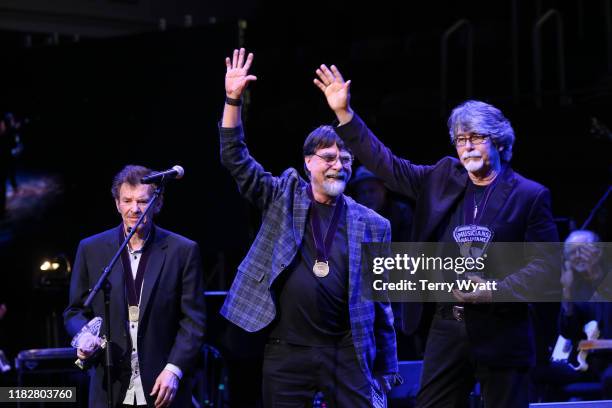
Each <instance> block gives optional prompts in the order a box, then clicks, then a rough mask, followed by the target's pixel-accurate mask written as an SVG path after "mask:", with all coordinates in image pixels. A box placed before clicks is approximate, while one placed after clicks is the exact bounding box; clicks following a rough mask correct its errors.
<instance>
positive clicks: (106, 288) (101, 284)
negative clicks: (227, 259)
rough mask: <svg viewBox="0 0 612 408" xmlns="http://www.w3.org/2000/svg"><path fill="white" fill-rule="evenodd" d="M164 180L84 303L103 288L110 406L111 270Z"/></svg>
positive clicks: (110, 400) (157, 195) (152, 202)
mask: <svg viewBox="0 0 612 408" xmlns="http://www.w3.org/2000/svg"><path fill="white" fill-rule="evenodd" d="M164 181H165V180H164V179H163V178H162V179H161V180H160V182H159V186H158V187H157V188H156V189H155V192H153V196H152V197H151V199H150V200H149V202H148V204H147V208H146V209H145V210H144V212H143V213H142V215H141V216H140V218H138V221H136V225H135V226H134V227H133V228H132V229H131V231H130V232H129V233H128V235H127V236H126V237H125V239H124V240H123V243H122V244H121V246H120V247H119V248H118V249H117V252H115V255H114V256H113V258H112V259H111V261H110V263H109V264H108V265H107V266H106V267H105V268H104V269H103V272H102V275H101V276H100V278H99V279H98V281H97V282H96V284H95V285H94V287H93V288H92V289H91V291H90V292H89V296H88V297H87V299H86V300H85V303H84V304H83V306H84V307H85V308H89V307H91V304H92V303H93V300H94V297H95V296H96V294H98V292H99V291H100V289H102V292H103V293H104V316H105V318H104V328H105V331H106V347H105V349H104V369H105V370H106V380H105V381H106V397H107V400H106V402H107V406H108V408H113V388H112V375H111V369H112V367H113V362H112V359H111V345H112V342H111V324H110V316H111V314H110V291H111V284H110V282H109V281H108V276H109V275H110V273H111V270H112V269H113V267H114V266H115V264H116V263H117V261H118V260H119V257H120V256H121V252H122V251H124V250H125V247H126V245H127V244H128V242H130V239H131V238H132V236H134V234H135V233H136V230H137V229H138V227H139V226H140V225H141V224H142V222H143V221H144V218H145V217H146V215H147V214H148V213H149V211H150V210H151V208H153V206H154V205H155V204H156V203H157V201H158V200H159V197H160V195H161V193H162V192H163V191H164V186H165V184H164Z"/></svg>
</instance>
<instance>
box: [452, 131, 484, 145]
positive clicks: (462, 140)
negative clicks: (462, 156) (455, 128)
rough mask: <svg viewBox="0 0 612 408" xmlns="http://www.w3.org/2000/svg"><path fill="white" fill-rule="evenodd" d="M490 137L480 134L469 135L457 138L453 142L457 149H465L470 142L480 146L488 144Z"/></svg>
mask: <svg viewBox="0 0 612 408" xmlns="http://www.w3.org/2000/svg"><path fill="white" fill-rule="evenodd" d="M489 137H490V136H489V135H481V134H480V133H469V135H468V136H464V135H461V136H457V137H456V138H455V139H454V140H453V144H454V145H455V146H457V147H463V146H465V145H466V144H467V142H468V140H469V141H470V143H471V144H472V145H479V144H483V143H486V141H487V139H489Z"/></svg>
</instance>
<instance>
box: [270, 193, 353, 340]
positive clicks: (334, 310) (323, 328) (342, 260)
mask: <svg viewBox="0 0 612 408" xmlns="http://www.w3.org/2000/svg"><path fill="white" fill-rule="evenodd" d="M312 205H314V206H316V208H317V212H318V214H319V217H320V219H321V231H322V232H323V233H325V232H327V228H328V226H329V223H330V221H331V218H332V215H333V212H334V208H335V207H334V206H331V205H325V204H321V203H317V202H313V204H312ZM311 213H312V211H309V215H308V218H307V219H306V228H305V231H304V239H303V240H302V245H301V247H300V250H299V251H298V254H297V255H296V257H295V260H294V261H293V263H292V264H291V265H290V266H289V267H288V268H287V270H286V271H284V272H283V273H282V274H281V275H280V276H279V278H278V279H277V282H276V283H275V286H274V289H275V294H276V299H277V307H276V310H277V317H276V320H275V322H274V324H273V328H272V331H271V333H270V337H272V338H278V339H281V340H283V341H286V342H288V343H292V344H298V345H304V346H328V345H342V344H345V343H346V342H348V341H349V340H350V321H349V310H348V276H349V270H348V267H349V262H348V240H347V230H346V206H343V210H342V213H341V214H340V218H339V222H338V229H337V230H336V234H335V236H334V240H333V243H332V246H331V249H330V253H329V254H328V258H329V259H328V260H329V274H328V275H327V276H325V277H323V278H319V277H317V276H316V275H315V274H314V273H313V271H312V267H313V265H314V263H315V258H316V253H317V252H316V248H315V244H314V239H313V235H312V228H311V226H310V216H311Z"/></svg>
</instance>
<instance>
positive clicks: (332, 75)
mask: <svg viewBox="0 0 612 408" xmlns="http://www.w3.org/2000/svg"><path fill="white" fill-rule="evenodd" d="M316 73H317V76H318V78H315V79H314V84H315V85H316V86H317V87H318V88H319V89H320V90H321V91H323V94H324V95H325V98H326V99H327V104H328V105H329V107H330V108H331V110H333V111H334V113H335V114H336V116H337V117H338V120H339V121H340V123H341V124H344V123H346V122H348V121H350V120H351V118H352V117H353V112H352V111H351V107H350V98H351V94H350V86H351V81H350V80H349V81H346V82H344V78H342V74H341V73H340V71H339V70H338V68H336V66H335V65H332V66H331V70H330V69H329V68H327V66H326V65H325V64H322V65H321V66H320V67H319V68H318V69H317V71H316Z"/></svg>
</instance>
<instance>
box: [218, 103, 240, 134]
mask: <svg viewBox="0 0 612 408" xmlns="http://www.w3.org/2000/svg"><path fill="white" fill-rule="evenodd" d="M241 115H242V109H241V107H240V106H235V105H230V104H228V103H227V102H226V103H225V106H224V108H223V118H222V119H221V126H222V127H224V128H235V127H238V126H240V125H242V118H241Z"/></svg>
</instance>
